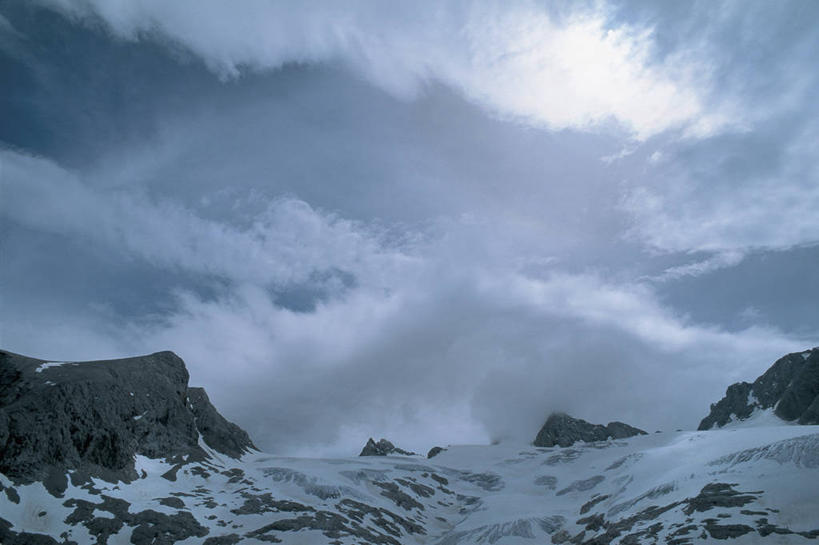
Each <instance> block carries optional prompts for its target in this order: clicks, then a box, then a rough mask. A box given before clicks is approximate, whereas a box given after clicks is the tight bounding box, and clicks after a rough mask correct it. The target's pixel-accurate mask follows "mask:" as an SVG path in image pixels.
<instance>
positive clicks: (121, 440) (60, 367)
mask: <svg viewBox="0 0 819 545" xmlns="http://www.w3.org/2000/svg"><path fill="white" fill-rule="evenodd" d="M200 435H201V437H202V439H203V441H204V444H205V445H207V447H209V448H211V449H213V450H214V451H216V452H219V453H221V454H225V455H227V456H230V457H234V458H235V457H238V456H240V455H241V454H242V453H244V452H247V451H248V450H249V449H251V448H254V447H253V443H252V442H251V441H250V438H249V437H248V435H247V434H246V433H245V432H244V431H243V430H241V429H240V428H239V427H238V426H236V425H235V424H231V423H230V422H228V421H227V420H225V419H224V418H223V417H222V416H221V415H220V414H219V413H218V412H217V411H216V409H215V408H214V407H213V405H211V403H210V401H209V400H208V396H207V394H206V393H205V391H204V390H203V389H201V388H188V371H187V369H186V368H185V364H184V362H183V361H182V360H181V359H180V358H179V357H178V356H177V355H176V354H174V353H173V352H157V353H155V354H150V355H148V356H140V357H135V358H126V359H118V360H107V361H89V362H49V361H44V360H39V359H35V358H28V357H25V356H21V355H18V354H13V353H11V352H5V351H0V445H3V448H2V450H0V472H2V473H3V474H5V475H6V476H7V477H9V478H10V479H12V480H14V481H17V482H31V481H34V480H45V481H46V482H50V480H53V478H54V476H55V475H59V476H62V479H63V480H64V474H65V472H66V471H67V470H69V469H70V470H75V471H80V472H82V473H85V474H88V475H93V476H101V477H104V478H107V479H109V480H122V481H126V482H128V481H131V480H133V479H136V478H137V477H138V475H137V472H136V470H135V467H134V459H135V456H136V455H143V456H146V457H148V458H154V459H166V460H177V461H181V460H183V459H185V460H189V459H204V458H205V457H206V452H205V450H204V449H203V447H202V445H201V444H200V442H199V438H200ZM58 480H59V479H58ZM63 486H64V485H63Z"/></svg>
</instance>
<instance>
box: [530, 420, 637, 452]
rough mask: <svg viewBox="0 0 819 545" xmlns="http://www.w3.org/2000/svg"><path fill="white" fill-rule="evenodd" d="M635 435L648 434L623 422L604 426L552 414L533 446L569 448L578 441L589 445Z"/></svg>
mask: <svg viewBox="0 0 819 545" xmlns="http://www.w3.org/2000/svg"><path fill="white" fill-rule="evenodd" d="M634 435H646V432H644V431H643V430H641V429H638V428H635V427H633V426H629V425H628V424H624V423H622V422H609V423H608V424H607V425H605V426H603V425H602V424H591V423H589V422H586V421H585V420H582V419H580V418H572V417H571V416H569V415H568V414H566V413H552V414H551V415H549V418H547V419H546V423H544V424H543V427H542V428H540V431H539V432H538V434H537V437H535V441H534V443H533V444H534V446H536V447H553V446H561V447H569V446H571V445H573V444H574V443H575V442H577V441H585V442H587V443H588V442H592V441H605V440H607V439H624V438H626V437H632V436H634Z"/></svg>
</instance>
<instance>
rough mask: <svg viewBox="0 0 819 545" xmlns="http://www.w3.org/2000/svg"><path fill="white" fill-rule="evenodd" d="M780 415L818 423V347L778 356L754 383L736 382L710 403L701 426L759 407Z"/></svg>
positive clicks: (717, 424) (744, 415)
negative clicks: (723, 394)
mask: <svg viewBox="0 0 819 545" xmlns="http://www.w3.org/2000/svg"><path fill="white" fill-rule="evenodd" d="M771 407H773V408H774V413H775V414H776V415H777V416H778V417H779V418H781V419H783V420H787V421H791V422H794V421H795V422H797V423H799V424H819V348H813V349H811V350H806V351H804V352H795V353H793V354H788V355H786V356H783V357H782V358H779V359H778V360H777V361H776V362H774V364H773V365H772V366H771V367H770V368H769V369H768V370H767V371H765V373H763V374H762V375H761V376H760V377H759V378H757V379H756V380H755V381H754V382H753V383H752V384H751V383H748V382H737V383H735V384H732V385H730V386H729V387H728V389H727V390H726V392H725V397H723V398H722V399H721V400H719V401H718V402H717V403H714V404H712V405H711V411H710V413H709V414H708V416H706V417H705V418H703V419H702V422H700V425H699V429H700V430H709V429H711V428H713V427H722V426H724V425H725V424H727V423H728V422H730V421H732V420H745V419H746V418H748V417H749V416H751V414H752V413H753V412H754V410H756V409H769V408H771Z"/></svg>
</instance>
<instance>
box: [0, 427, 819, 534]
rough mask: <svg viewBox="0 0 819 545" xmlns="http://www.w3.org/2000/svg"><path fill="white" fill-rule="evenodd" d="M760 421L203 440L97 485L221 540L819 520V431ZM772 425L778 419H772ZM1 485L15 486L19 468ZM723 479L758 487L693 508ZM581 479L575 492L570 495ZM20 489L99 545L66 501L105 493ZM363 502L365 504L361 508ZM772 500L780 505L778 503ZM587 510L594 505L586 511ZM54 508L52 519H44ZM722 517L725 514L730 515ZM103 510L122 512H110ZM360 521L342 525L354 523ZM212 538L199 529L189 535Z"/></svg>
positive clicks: (56, 526)
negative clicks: (342, 442)
mask: <svg viewBox="0 0 819 545" xmlns="http://www.w3.org/2000/svg"><path fill="white" fill-rule="evenodd" d="M774 419H775V420H774ZM749 420H750V424H751V425H748V421H746V422H745V423H744V425H742V426H736V427H732V428H725V429H719V430H714V431H688V432H676V433H663V434H652V435H648V436H639V437H633V438H630V439H626V440H622V441H613V442H608V443H601V444H578V445H574V446H572V447H569V448H550V449H539V448H534V447H532V446H531V445H526V444H513V443H509V444H506V443H503V444H500V445H460V446H458V445H456V446H450V447H448V450H446V451H444V452H442V453H441V454H439V455H438V456H436V457H435V458H433V459H430V460H426V459H417V460H408V459H406V458H397V457H367V458H360V457H350V458H338V459H314V458H286V457H279V456H274V455H270V454H265V453H262V452H258V451H254V452H250V453H247V454H245V455H243V456H242V458H241V459H239V460H236V459H232V458H229V457H227V456H224V455H221V454H219V453H217V452H215V451H213V450H212V449H211V448H210V447H208V446H207V444H205V443H204V441H202V439H201V437H200V443H199V444H200V446H201V447H202V448H203V449H204V450H205V452H206V453H207V454H208V456H209V458H208V459H206V460H203V461H196V460H195V459H191V460H188V461H187V463H186V464H184V465H182V466H179V467H178V468H177V471H176V480H169V479H167V478H165V477H163V475H165V474H167V472H168V471H169V470H171V469H172V468H173V467H175V466H174V464H171V463H168V462H165V461H163V460H154V459H150V458H146V457H144V456H137V458H136V460H135V469H136V471H137V474H139V475H140V476H141V478H139V479H137V480H136V481H133V482H132V483H130V484H127V483H122V482H120V483H108V482H105V481H102V480H99V479H96V480H94V481H93V486H94V487H95V488H98V489H99V490H100V491H101V492H102V494H104V495H106V496H110V497H112V498H118V499H123V500H126V501H127V502H128V503H129V504H130V507H129V512H130V513H139V512H143V511H145V510H153V511H155V512H157V513H162V514H165V515H168V516H173V515H174V514H175V513H177V512H178V511H179V510H180V508H179V506H178V505H177V506H171V505H173V503H174V502H173V501H171V502H170V503H169V502H168V498H177V499H178V501H182V502H183V503H184V508H182V510H187V511H189V512H190V513H191V514H192V515H193V516H194V518H195V519H196V520H197V521H198V522H199V524H201V525H203V526H205V527H206V528H208V529H209V532H210V533H209V534H208V536H209V537H212V536H214V537H215V536H220V535H226V534H231V533H236V534H238V535H240V536H242V539H243V541H242V543H254V542H257V543H264V542H265V541H263V540H259V539H255V538H251V537H247V534H250V533H252V532H254V531H256V530H259V529H261V528H264V527H265V526H268V525H270V524H272V523H274V522H276V521H284V520H291V521H292V520H294V519H298V518H299V517H302V518H304V519H306V520H310V519H311V517H313V516H315V515H316V513H319V512H321V513H326V514H327V515H325V516H331V515H332V516H337V517H342V518H341V519H340V520H347V521H352V520H355V519H354V518H352V515H351V514H350V513H354V512H356V511H355V509H363V510H364V511H362V512H361V514H360V515H356V516H360V517H362V518H361V523H360V525H359V526H357V528H359V530H360V531H372V532H376V534H377V533H378V532H381V534H383V535H388V534H387V533H386V531H385V530H383V528H381V527H380V526H379V525H378V520H379V517H381V518H382V520H388V521H391V522H390V523H391V524H392V525H393V526H391V527H390V528H391V531H396V532H399V536H398V537H397V538H396V540H397V541H398V542H400V543H402V544H403V543H407V544H410V543H411V544H425V543H428V544H439V543H448V544H451V545H470V544H472V543H479V542H480V543H483V542H486V543H494V544H495V545H504V544H505V545H508V544H513V543H525V544H535V543H549V542H550V541H551V536H554V535H557V533H558V532H563V534H561V535H563V536H564V537H565V534H568V535H569V536H577V535H578V534H579V533H580V532H581V531H584V530H585V531H586V532H587V535H586V538H585V539H591V538H592V537H593V536H594V535H595V533H594V531H590V530H587V529H586V528H585V526H584V524H585V523H581V522H580V520H582V519H583V517H589V516H598V517H604V518H605V520H607V521H610V522H612V523H616V522H617V521H621V520H626V519H628V518H629V517H636V516H637V515H639V514H640V513H644V512H646V510H650V509H652V508H658V507H662V506H668V505H671V506H672V507H671V508H669V509H667V510H665V511H662V512H661V513H660V514H658V515H656V516H655V515H652V516H650V517H647V518H646V520H643V519H640V518H639V517H637V518H635V520H638V519H639V521H640V522H638V523H634V524H635V526H634V528H632V529H631V530H628V531H624V533H623V535H622V536H621V537H625V535H626V534H627V533H628V532H629V531H632V532H635V531H638V530H640V529H645V528H648V527H649V526H650V525H653V524H659V525H660V526H659V527H660V528H661V530H659V532H658V534H657V536H658V542H661V543H664V542H666V541H667V540H670V539H671V536H672V533H673V531H674V529H675V528H679V527H680V526H675V525H682V524H688V523H687V522H686V521H687V519H689V518H690V519H691V520H693V524H699V525H700V526H698V528H699V530H698V531H697V532H696V533H695V534H692V535H693V536H694V537H695V538H698V537H699V536H700V535H701V533H702V531H703V530H702V526H701V525H703V524H706V523H705V522H703V521H705V519H709V518H710V519H713V520H716V521H717V522H718V523H719V524H735V525H747V526H749V527H755V525H756V522H755V521H756V520H758V519H760V518H761V517H762V515H759V513H762V514H763V515H764V517H765V518H767V520H768V521H769V522H770V523H771V524H772V525H775V526H778V527H780V528H782V527H787V528H788V529H790V530H792V531H810V530H814V529H818V528H819V494H817V492H816V488H815V483H817V482H819V464H817V463H814V458H815V456H813V455H812V454H811V451H810V449H811V448H813V447H811V445H813V444H814V443H811V442H810V441H814V439H815V437H816V436H817V434H819V426H793V425H783V424H782V422H781V421H780V420H778V419H776V417H775V416H772V413H771V411H767V412H764V411H760V412H759V413H758V414H757V413H755V415H754V417H752V418H751V419H749ZM770 423H776V424H777V425H773V426H771V425H765V424H770ZM806 436H807V437H808V439H805V437H806ZM811 437H813V438H814V439H810V438H811ZM814 442H815V441H814ZM550 460H552V462H550ZM544 475H548V476H549V482H552V480H553V481H554V484H555V486H554V487H551V486H543V484H542V479H541V484H538V479H539V478H542V477H543V476H544ZM0 482H1V483H2V484H3V485H4V486H6V485H7V484H8V485H11V483H10V481H9V480H8V479H6V478H5V477H0ZM578 483H579V484H578ZM709 483H730V484H731V486H733V487H734V489H735V490H736V491H738V493H742V494H749V497H750V499H749V500H748V504H747V505H744V506H742V507H741V508H740V507H736V508H719V509H711V510H707V511H705V512H694V513H692V514H691V515H687V514H685V513H684V512H683V509H684V507H685V505H687V504H686V503H685V502H686V501H687V500H688V499H689V498H694V497H696V496H697V495H698V494H700V493H701V491H702V490H703V488H704V487H705V486H706V485H708V484H709ZM592 484H593V486H591V485H592ZM567 488H571V491H570V492H568V493H564V494H562V495H559V494H558V492H559V491H561V490H564V489H567ZM17 491H18V492H19V495H20V498H21V501H20V504H19V505H18V504H14V503H11V502H8V501H6V497H5V495H3V494H0V516H2V517H3V518H4V519H6V520H8V521H9V522H10V523H11V524H12V529H13V530H15V531H31V532H37V533H45V534H48V535H51V536H54V537H55V538H56V537H59V535H60V534H61V533H62V532H63V531H67V530H71V532H72V533H71V534H70V536H69V538H70V539H73V540H75V541H77V542H79V543H85V542H88V543H91V542H93V539H90V538H89V536H88V532H87V530H86V529H85V528H84V527H83V526H82V525H75V526H70V525H67V524H65V523H64V520H65V518H66V517H67V516H68V515H69V514H70V513H71V512H72V509H70V508H67V507H65V506H64V505H63V504H62V502H64V501H65V499H66V498H79V499H83V500H86V501H90V502H93V503H95V504H98V503H99V502H101V501H102V500H101V496H100V495H95V494H90V493H89V492H88V490H86V489H81V488H76V487H74V486H71V485H69V488H68V490H67V491H66V493H65V498H62V499H57V498H53V497H52V496H50V495H49V494H48V492H47V491H46V490H45V489H44V488H43V487H42V485H40V484H33V485H26V486H18V487H17ZM751 492H753V494H751ZM757 493H759V495H760V497H759V499H757V498H756V494H757ZM163 499H164V503H161V502H160V500H163ZM281 502H291V503H281ZM344 502H352V503H346V504H345V503H344ZM345 505H346V507H345ZM298 506H302V507H298ZM350 506H359V507H356V508H354V510H353V511H350V509H351V507H350ZM360 506H364V507H363V508H362V507H360ZM584 506H586V507H584ZM769 507H770V508H775V509H779V510H780V511H779V512H774V511H769V510H767V508H769ZM581 508H584V509H586V511H584V512H583V513H582V514H581ZM288 509H295V511H288ZM299 509H307V511H304V510H301V511H300V510H299ZM345 509H346V511H345ZM743 509H745V510H746V513H744V514H743V513H742V512H741V511H742V510H743ZM42 511H46V512H47V515H43V516H38V514H39V513H40V512H42ZM379 513H381V514H380V515H379ZM384 513H391V515H384ZM717 513H721V514H722V515H724V517H725V518H717ZM748 513H752V514H748ZM753 513H756V514H755V515H754V514H753ZM94 515H95V516H97V517H99V518H110V517H111V516H112V515H111V514H110V513H107V512H105V511H104V510H100V509H96V510H95V511H94ZM393 516H395V517H401V519H402V520H404V521H406V523H407V524H409V525H410V526H409V527H411V525H412V524H417V525H419V527H422V528H423V529H424V532H425V533H423V534H422V533H408V531H407V529H406V528H405V527H404V526H402V525H401V524H396V523H395V522H394V520H397V519H393V518H392V517H393ZM641 516H644V515H641ZM317 524H318V523H317ZM351 524H352V523H350V524H347V525H345V524H344V523H341V524H340V525H339V526H333V527H337V528H347V529H351V528H353V526H352V525H351ZM287 526H288V525H287V524H284V525H283V527H284V528H286V527H287ZM320 526H321V524H318V525H317V526H316V527H315V528H304V529H302V530H299V531H279V532H278V533H275V534H271V535H275V537H276V538H277V539H281V540H282V541H283V542H284V543H288V544H290V543H294V544H295V543H316V544H321V543H330V542H333V541H334V539H336V538H331V537H328V536H327V535H325V534H324V533H323V530H322V529H321V527H320ZM131 531H132V530H131V528H129V527H127V526H126V527H125V528H123V529H122V530H121V531H120V532H119V533H117V534H115V535H113V536H111V538H110V539H109V540H108V542H109V543H112V544H114V543H129V540H130V536H131ZM345 531H346V530H343V531H341V534H340V536H339V537H337V541H338V542H339V543H344V544H346V543H368V542H369V541H367V539H364V538H360V537H357V536H354V535H351V534H348V533H345ZM350 531H353V530H350ZM603 531H604V530H600V532H603ZM374 535H375V534H374ZM379 535H380V534H379ZM772 535H773V537H774V538H776V539H774V540H768V541H769V542H771V543H798V542H800V541H805V539H804V538H803V537H800V536H791V535H785V534H783V535H780V534H772ZM267 537H270V536H266V537H265V539H266V538H267ZM752 538H756V541H755V540H754V539H752ZM560 539H562V537H561V538H560ZM759 539H760V535H759V534H758V533H757V532H756V531H754V532H753V533H752V534H749V535H747V536H740V538H738V539H736V540H735V541H732V543H743V542H745V543H757V542H760V541H759ZM777 540H778V541H777ZM203 541H204V539H203V538H189V539H186V540H184V541H180V542H179V543H191V544H194V543H202V542H203ZM618 542H619V541H617V540H615V541H613V542H612V543H613V544H614V543H618ZM695 542H696V540H695ZM761 542H762V543H765V542H766V541H765V540H762V541H761Z"/></svg>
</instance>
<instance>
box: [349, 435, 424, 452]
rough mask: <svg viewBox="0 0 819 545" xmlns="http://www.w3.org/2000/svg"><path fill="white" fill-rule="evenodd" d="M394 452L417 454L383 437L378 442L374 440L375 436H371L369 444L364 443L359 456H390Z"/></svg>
mask: <svg viewBox="0 0 819 545" xmlns="http://www.w3.org/2000/svg"><path fill="white" fill-rule="evenodd" d="M393 454H400V455H402V456H414V455H415V453H414V452H409V451H406V450H403V449H400V448H398V447H396V446H395V445H393V444H392V443H390V442H389V441H387V440H386V439H381V440H380V441H378V442H377V443H376V442H375V441H373V438H372V437H370V439H369V440H368V441H367V444H366V445H364V448H363V449H361V454H359V456H390V455H393Z"/></svg>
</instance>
